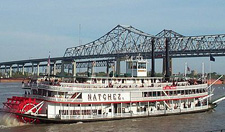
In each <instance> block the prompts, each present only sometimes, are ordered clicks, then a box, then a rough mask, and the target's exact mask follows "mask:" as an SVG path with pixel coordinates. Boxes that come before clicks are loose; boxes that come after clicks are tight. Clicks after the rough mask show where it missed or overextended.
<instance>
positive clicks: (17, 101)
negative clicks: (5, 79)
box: [3, 96, 42, 123]
mask: <svg viewBox="0 0 225 132" xmlns="http://www.w3.org/2000/svg"><path fill="white" fill-rule="evenodd" d="M3 104H4V109H5V110H6V111H8V112H12V113H19V114H28V115H32V114H38V113H39V112H40V111H41V106H42V105H41V106H40V105H38V103H37V102H36V100H35V99H31V98H27V97H17V96H13V97H12V98H8V99H7V102H6V103H3ZM16 117H17V119H18V120H19V121H21V122H24V123H39V120H37V119H35V118H28V117H24V116H22V115H17V116H16Z"/></svg>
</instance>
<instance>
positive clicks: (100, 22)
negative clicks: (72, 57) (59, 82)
mask: <svg viewBox="0 0 225 132" xmlns="http://www.w3.org/2000/svg"><path fill="white" fill-rule="evenodd" d="M224 5H225V1H224V0H213V1H212V0H185V1H181V0H157V1H156V0H110V1H109V0H76V1H75V0H64V1H63V0H17V1H16V0H0V62H6V61H14V60H24V59H32V58H33V59H34V58H47V57H48V55H49V52H50V53H51V56H52V57H61V56H63V55H64V52H65V50H66V48H68V47H74V46H78V45H79V36H80V39H81V44H86V43H88V42H90V41H93V40H96V39H98V38H99V37H101V36H103V35H104V34H106V33H107V32H109V31H110V30H111V29H112V28H114V27H115V26H116V25H118V24H123V25H132V26H133V27H135V28H137V29H140V30H142V31H144V32H147V33H149V34H153V35H155V34H157V33H158V32H160V31H161V30H163V29H171V30H174V31H176V32H178V33H180V34H183V35H185V36H195V35H208V34H225V13H224V12H225V6H224ZM79 25H81V30H80V35H79ZM185 62H187V63H188V66H189V67H190V69H191V70H197V71H198V72H201V63H202V62H204V63H205V69H206V72H207V71H209V69H210V68H209V58H182V59H173V71H174V72H175V73H177V72H183V71H184V63H185ZM156 64H157V65H156V70H157V72H160V71H161V70H162V68H161V67H162V66H161V65H162V64H161V60H157V61H156ZM224 67H225V57H216V62H214V63H212V70H213V71H215V72H218V73H224V74H225V69H224Z"/></svg>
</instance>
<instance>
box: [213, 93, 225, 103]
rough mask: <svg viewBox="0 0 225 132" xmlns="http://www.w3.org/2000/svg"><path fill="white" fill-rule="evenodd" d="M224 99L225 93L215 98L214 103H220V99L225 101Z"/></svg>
mask: <svg viewBox="0 0 225 132" xmlns="http://www.w3.org/2000/svg"><path fill="white" fill-rule="evenodd" d="M223 100H225V95H224V96H222V97H219V98H217V99H215V100H214V101H212V104H216V103H218V102H220V101H223Z"/></svg>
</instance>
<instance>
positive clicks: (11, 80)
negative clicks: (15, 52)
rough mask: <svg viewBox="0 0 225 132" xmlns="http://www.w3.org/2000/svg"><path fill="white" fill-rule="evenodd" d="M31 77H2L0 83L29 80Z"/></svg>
mask: <svg viewBox="0 0 225 132" xmlns="http://www.w3.org/2000/svg"><path fill="white" fill-rule="evenodd" d="M29 80H30V79H29V78H0V83H16V82H21V83H22V82H23V81H24V82H28V81H29Z"/></svg>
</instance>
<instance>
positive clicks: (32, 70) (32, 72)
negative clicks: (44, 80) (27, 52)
mask: <svg viewBox="0 0 225 132" xmlns="http://www.w3.org/2000/svg"><path fill="white" fill-rule="evenodd" d="M31 75H34V63H32V67H31Z"/></svg>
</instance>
